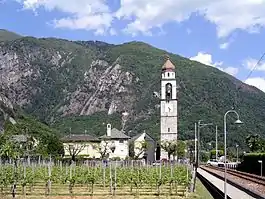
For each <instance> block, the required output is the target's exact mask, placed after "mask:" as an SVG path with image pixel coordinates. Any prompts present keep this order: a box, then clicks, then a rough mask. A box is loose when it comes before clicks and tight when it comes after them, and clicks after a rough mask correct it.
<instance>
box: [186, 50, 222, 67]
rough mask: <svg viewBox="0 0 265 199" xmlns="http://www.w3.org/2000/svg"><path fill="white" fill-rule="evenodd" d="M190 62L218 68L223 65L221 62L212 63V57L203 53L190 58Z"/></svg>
mask: <svg viewBox="0 0 265 199" xmlns="http://www.w3.org/2000/svg"><path fill="white" fill-rule="evenodd" d="M190 60H193V61H197V62H200V63H203V64H206V65H209V66H214V67H218V66H221V65H222V64H223V63H222V62H216V63H213V60H212V55H211V54H208V53H204V52H198V54H197V55H196V56H194V57H191V58H190Z"/></svg>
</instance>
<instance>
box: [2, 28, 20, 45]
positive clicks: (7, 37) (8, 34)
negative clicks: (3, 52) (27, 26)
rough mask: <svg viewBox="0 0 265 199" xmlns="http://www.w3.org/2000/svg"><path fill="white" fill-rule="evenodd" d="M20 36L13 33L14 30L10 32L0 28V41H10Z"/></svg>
mask: <svg viewBox="0 0 265 199" xmlns="http://www.w3.org/2000/svg"><path fill="white" fill-rule="evenodd" d="M21 37H22V36H20V35H18V34H16V33H14V32H10V31H7V30H4V29H0V42H1V41H12V40H15V39H19V38H21Z"/></svg>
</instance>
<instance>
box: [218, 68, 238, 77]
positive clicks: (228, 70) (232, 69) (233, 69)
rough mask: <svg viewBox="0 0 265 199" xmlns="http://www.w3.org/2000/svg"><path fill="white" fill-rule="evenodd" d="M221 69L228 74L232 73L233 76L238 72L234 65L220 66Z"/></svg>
mask: <svg viewBox="0 0 265 199" xmlns="http://www.w3.org/2000/svg"><path fill="white" fill-rule="evenodd" d="M219 69H220V68H219ZM222 71H224V72H226V73H228V74H230V75H233V76H235V75H236V74H237V73H238V72H239V70H238V68H235V67H226V68H222Z"/></svg>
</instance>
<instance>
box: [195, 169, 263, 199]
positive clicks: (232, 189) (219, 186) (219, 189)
mask: <svg viewBox="0 0 265 199" xmlns="http://www.w3.org/2000/svg"><path fill="white" fill-rule="evenodd" d="M197 175H198V177H199V178H204V179H203V180H204V181H205V182H206V184H208V186H210V187H211V188H212V189H215V191H214V192H215V196H214V198H216V199H217V198H220V199H221V198H224V181H223V179H221V178H220V177H218V176H215V175H213V173H210V172H207V171H206V170H205V169H202V168H198V169H197ZM201 180H202V179H201ZM227 196H228V197H227V198H228V199H229V198H231V199H257V197H254V196H253V195H252V194H249V193H247V192H245V191H244V190H242V189H240V188H238V187H236V186H235V185H234V184H231V183H229V181H228V182H227ZM258 198H260V197H258ZM262 198H263V197H262Z"/></svg>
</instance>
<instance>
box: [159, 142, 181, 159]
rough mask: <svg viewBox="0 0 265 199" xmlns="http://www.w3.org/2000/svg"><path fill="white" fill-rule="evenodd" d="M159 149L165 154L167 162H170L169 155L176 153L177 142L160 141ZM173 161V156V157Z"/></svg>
mask: <svg viewBox="0 0 265 199" xmlns="http://www.w3.org/2000/svg"><path fill="white" fill-rule="evenodd" d="M161 148H162V149H163V150H165V151H166V152H167V156H168V160H170V157H171V155H173V154H175V153H176V152H177V149H178V147H177V142H176V141H162V142H161ZM173 159H175V156H174V155H173Z"/></svg>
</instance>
